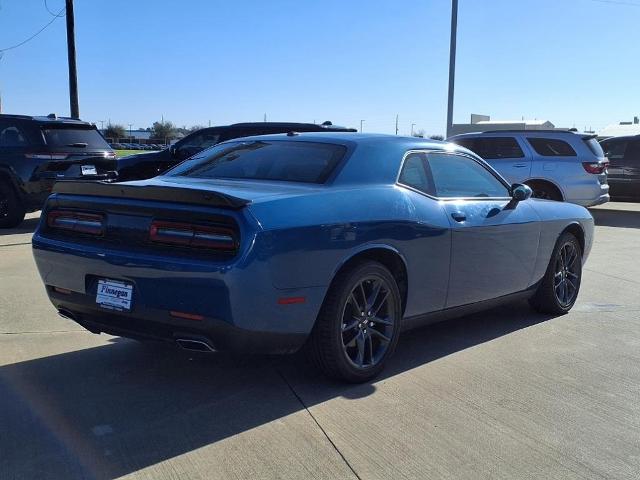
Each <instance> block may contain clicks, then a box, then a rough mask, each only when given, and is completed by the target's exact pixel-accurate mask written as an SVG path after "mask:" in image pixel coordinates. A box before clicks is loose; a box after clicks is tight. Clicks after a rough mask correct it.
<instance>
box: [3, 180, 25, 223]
mask: <svg viewBox="0 0 640 480" xmlns="http://www.w3.org/2000/svg"><path fill="white" fill-rule="evenodd" d="M25 213H26V212H25V209H24V207H23V206H22V205H21V204H20V200H19V199H18V196H17V195H16V192H15V191H14V190H13V188H11V186H10V185H8V184H7V183H4V182H0V228H13V227H17V226H18V225H20V224H21V223H22V221H23V220H24V215H25Z"/></svg>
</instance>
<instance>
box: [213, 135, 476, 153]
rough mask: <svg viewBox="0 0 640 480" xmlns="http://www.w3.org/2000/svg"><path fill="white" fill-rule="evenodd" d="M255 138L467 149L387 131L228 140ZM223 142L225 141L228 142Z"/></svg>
mask: <svg viewBox="0 0 640 480" xmlns="http://www.w3.org/2000/svg"><path fill="white" fill-rule="evenodd" d="M255 140H290V141H296V142H319V143H336V144H339V145H356V144H357V145H363V144H368V145H373V144H378V145H380V144H385V145H390V146H392V145H393V146H397V147H398V148H400V149H402V148H404V149H406V150H410V149H429V150H432V149H436V150H441V149H443V148H445V147H447V146H449V147H447V148H451V149H452V150H460V151H463V150H464V151H467V150H466V149H464V148H462V147H459V146H458V145H455V144H450V143H447V142H443V141H440V140H432V139H427V138H420V137H404V136H400V135H390V134H385V133H356V132H330V131H329V132H299V133H298V132H290V133H274V134H270V135H253V136H250V137H242V138H234V139H232V140H227V142H238V141H242V142H246V141H255ZM227 142H223V143H227Z"/></svg>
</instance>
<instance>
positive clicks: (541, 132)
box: [449, 129, 597, 139]
mask: <svg viewBox="0 0 640 480" xmlns="http://www.w3.org/2000/svg"><path fill="white" fill-rule="evenodd" d="M513 134H523V135H538V136H541V135H542V136H549V137H554V136H560V137H562V136H566V135H575V136H576V137H580V138H588V137H592V138H596V136H597V135H594V134H589V133H580V132H574V131H571V130H519V129H505V130H486V131H481V132H468V133H460V134H458V135H452V136H451V137H449V139H454V138H471V137H484V136H487V137H496V136H500V135H513Z"/></svg>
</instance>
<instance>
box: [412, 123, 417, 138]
mask: <svg viewBox="0 0 640 480" xmlns="http://www.w3.org/2000/svg"><path fill="white" fill-rule="evenodd" d="M415 126H416V124H415V123H412V124H411V136H412V137H413V127H415Z"/></svg>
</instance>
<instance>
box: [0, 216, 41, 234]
mask: <svg viewBox="0 0 640 480" xmlns="http://www.w3.org/2000/svg"><path fill="white" fill-rule="evenodd" d="M39 221H40V217H35V218H27V219H25V220H24V222H22V223H21V224H20V225H18V226H17V227H16V228H4V229H0V237H1V236H4V235H15V234H19V233H33V232H34V231H35V229H36V227H37V226H38V222H39Z"/></svg>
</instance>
